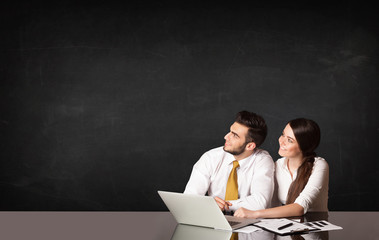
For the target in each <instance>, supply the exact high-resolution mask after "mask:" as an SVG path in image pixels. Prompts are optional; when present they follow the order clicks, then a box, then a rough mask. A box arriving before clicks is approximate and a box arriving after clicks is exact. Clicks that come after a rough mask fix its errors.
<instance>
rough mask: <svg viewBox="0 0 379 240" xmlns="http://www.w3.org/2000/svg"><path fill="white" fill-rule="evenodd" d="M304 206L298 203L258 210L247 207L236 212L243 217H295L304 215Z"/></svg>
mask: <svg viewBox="0 0 379 240" xmlns="http://www.w3.org/2000/svg"><path fill="white" fill-rule="evenodd" d="M303 214H304V208H303V207H302V206H300V205H299V204H297V203H291V204H288V205H284V206H280V207H274V208H268V209H262V210H257V211H252V210H248V209H246V208H239V209H238V210H237V211H236V212H235V213H234V216H235V217H243V218H281V217H295V216H302V215H303Z"/></svg>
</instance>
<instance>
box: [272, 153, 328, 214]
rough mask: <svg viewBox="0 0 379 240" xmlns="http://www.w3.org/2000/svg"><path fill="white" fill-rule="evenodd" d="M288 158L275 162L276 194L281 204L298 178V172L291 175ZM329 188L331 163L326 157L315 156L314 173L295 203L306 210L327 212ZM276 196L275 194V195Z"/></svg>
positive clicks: (284, 201)
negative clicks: (329, 163)
mask: <svg viewBox="0 0 379 240" xmlns="http://www.w3.org/2000/svg"><path fill="white" fill-rule="evenodd" d="M287 161H288V160H287V159H286V158H280V159H278V160H277V161H276V162H275V182H276V186H275V188H276V189H275V193H276V194H275V195H276V196H277V198H278V200H279V202H280V203H281V204H285V203H286V200H287V194H288V189H289V187H290V185H291V183H292V181H293V180H295V179H296V176H297V172H296V171H295V172H294V173H293V178H292V177H291V174H290V171H289V170H288V166H287ZM328 190H329V165H328V163H327V162H326V161H325V159H323V158H321V157H315V161H314V164H313V170H312V174H311V176H310V177H309V180H308V183H307V185H305V187H304V189H303V191H302V192H301V193H300V195H299V196H298V197H297V198H296V200H295V203H297V204H299V205H300V206H302V207H303V208H304V213H306V212H308V211H309V212H326V211H328ZM274 198H275V196H274Z"/></svg>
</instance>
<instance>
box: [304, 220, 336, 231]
mask: <svg viewBox="0 0 379 240" xmlns="http://www.w3.org/2000/svg"><path fill="white" fill-rule="evenodd" d="M304 224H305V225H307V226H310V227H316V228H318V229H319V230H317V231H331V230H340V229H343V228H342V227H340V226H337V225H334V224H331V223H330V222H328V221H324V220H320V221H313V222H305V223H304Z"/></svg>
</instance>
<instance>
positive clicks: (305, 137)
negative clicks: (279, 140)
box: [286, 118, 321, 204]
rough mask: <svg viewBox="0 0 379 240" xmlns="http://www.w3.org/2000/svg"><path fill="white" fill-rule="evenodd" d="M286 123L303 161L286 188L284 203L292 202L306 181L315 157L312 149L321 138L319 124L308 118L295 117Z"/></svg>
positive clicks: (314, 148)
mask: <svg viewBox="0 0 379 240" xmlns="http://www.w3.org/2000/svg"><path fill="white" fill-rule="evenodd" d="M288 124H289V125H290V127H291V128H292V131H293V133H294V135H295V138H296V141H297V143H298V144H299V147H300V150H301V152H302V153H303V163H302V164H301V165H300V167H299V168H298V169H297V177H296V179H295V180H294V181H293V182H292V184H291V186H290V188H289V190H288V194H287V201H286V204H290V203H294V202H295V200H296V198H297V197H298V196H299V194H300V193H301V191H303V189H304V187H305V185H306V184H307V183H308V179H309V177H310V176H311V174H312V169H313V163H314V161H315V157H316V153H315V152H314V151H315V150H316V148H317V147H318V145H319V143H320V138H321V133H320V128H319V126H318V125H317V123H316V122H314V121H312V120H310V119H305V118H297V119H294V120H291V121H290V122H289V123H288Z"/></svg>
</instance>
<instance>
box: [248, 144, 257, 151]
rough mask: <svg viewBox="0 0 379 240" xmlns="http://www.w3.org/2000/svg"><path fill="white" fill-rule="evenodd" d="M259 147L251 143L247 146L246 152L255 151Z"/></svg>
mask: <svg viewBox="0 0 379 240" xmlns="http://www.w3.org/2000/svg"><path fill="white" fill-rule="evenodd" d="M256 146H257V145H256V144H255V142H249V143H248V144H247V145H246V150H249V151H253V150H254V149H255V147H256Z"/></svg>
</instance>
